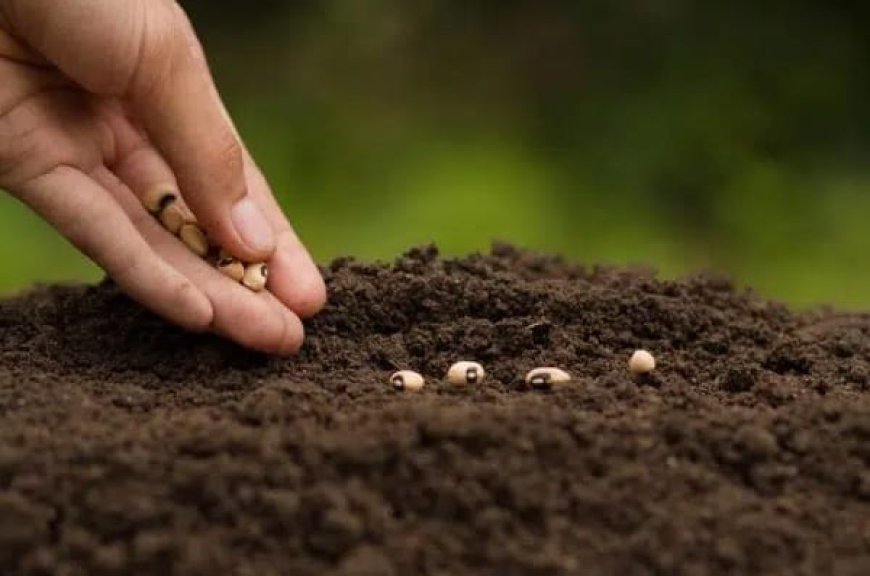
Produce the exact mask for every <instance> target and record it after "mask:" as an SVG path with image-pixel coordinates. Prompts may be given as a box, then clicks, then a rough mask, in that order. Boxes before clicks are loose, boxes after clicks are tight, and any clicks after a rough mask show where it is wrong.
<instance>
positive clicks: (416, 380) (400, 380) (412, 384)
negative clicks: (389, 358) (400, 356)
mask: <svg viewBox="0 0 870 576" xmlns="http://www.w3.org/2000/svg"><path fill="white" fill-rule="evenodd" d="M390 384H392V385H393V388H395V389H396V390H398V391H400V392H419V391H420V390H422V389H423V387H424V386H425V385H426V381H425V380H424V379H423V376H421V375H420V374H418V373H417V372H413V371H411V370H401V371H399V372H396V373H395V374H393V375H392V376H390Z"/></svg>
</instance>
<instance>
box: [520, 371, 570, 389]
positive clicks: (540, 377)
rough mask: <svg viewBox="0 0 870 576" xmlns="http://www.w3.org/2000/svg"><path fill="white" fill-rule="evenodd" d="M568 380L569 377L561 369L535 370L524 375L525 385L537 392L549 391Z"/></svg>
mask: <svg viewBox="0 0 870 576" xmlns="http://www.w3.org/2000/svg"><path fill="white" fill-rule="evenodd" d="M569 380H571V375H570V374H568V373H567V372H565V371H564V370H562V369H561V368H535V369H534V370H532V371H531V372H529V373H528V374H526V384H528V385H529V386H531V387H532V388H536V389H539V390H549V389H550V388H552V387H553V385H554V384H559V383H562V382H568V381H569Z"/></svg>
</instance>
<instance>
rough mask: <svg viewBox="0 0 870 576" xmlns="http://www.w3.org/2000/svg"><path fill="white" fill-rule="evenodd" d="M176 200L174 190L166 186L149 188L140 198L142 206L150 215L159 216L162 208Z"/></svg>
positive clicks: (176, 195)
mask: <svg viewBox="0 0 870 576" xmlns="http://www.w3.org/2000/svg"><path fill="white" fill-rule="evenodd" d="M176 200H178V194H177V193H176V192H175V190H174V189H173V188H172V187H171V186H168V185H166V184H160V185H158V186H154V187H152V188H149V189H148V190H147V191H146V192H145V195H144V196H142V205H143V206H145V209H146V210H148V211H149V212H151V213H152V214H159V213H160V212H161V211H162V210H163V209H164V208H166V207H167V206H169V205H170V204H172V203H173V202H175V201H176Z"/></svg>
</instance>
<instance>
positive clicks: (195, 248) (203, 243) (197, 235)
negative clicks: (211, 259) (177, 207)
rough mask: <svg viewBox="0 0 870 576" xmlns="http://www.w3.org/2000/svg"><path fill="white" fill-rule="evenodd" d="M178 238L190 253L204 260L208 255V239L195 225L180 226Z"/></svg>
mask: <svg viewBox="0 0 870 576" xmlns="http://www.w3.org/2000/svg"><path fill="white" fill-rule="evenodd" d="M178 237H179V238H181V241H182V242H184V244H185V245H186V246H187V247H188V248H190V251H191V252H193V253H194V254H196V255H197V256H199V257H200V258H204V257H205V256H206V254H208V238H206V237H205V232H203V231H202V228H200V227H199V226H197V225H196V224H182V226H181V228H180V229H179V230H178Z"/></svg>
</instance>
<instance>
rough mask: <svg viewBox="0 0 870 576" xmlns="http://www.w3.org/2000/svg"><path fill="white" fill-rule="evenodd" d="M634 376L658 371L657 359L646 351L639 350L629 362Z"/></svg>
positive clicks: (629, 367)
mask: <svg viewBox="0 0 870 576" xmlns="http://www.w3.org/2000/svg"><path fill="white" fill-rule="evenodd" d="M628 369H629V370H631V373H632V374H647V373H649V372H652V371H653V370H655V369H656V359H655V357H654V356H653V355H652V354H650V353H649V352H647V351H646V350H637V351H636V352H635V353H634V354H632V355H631V359H630V360H629V361H628Z"/></svg>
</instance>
